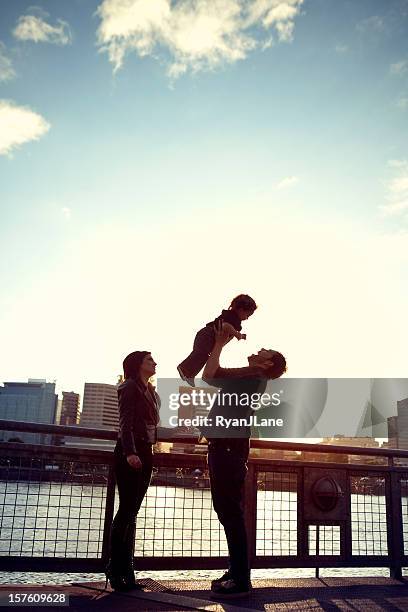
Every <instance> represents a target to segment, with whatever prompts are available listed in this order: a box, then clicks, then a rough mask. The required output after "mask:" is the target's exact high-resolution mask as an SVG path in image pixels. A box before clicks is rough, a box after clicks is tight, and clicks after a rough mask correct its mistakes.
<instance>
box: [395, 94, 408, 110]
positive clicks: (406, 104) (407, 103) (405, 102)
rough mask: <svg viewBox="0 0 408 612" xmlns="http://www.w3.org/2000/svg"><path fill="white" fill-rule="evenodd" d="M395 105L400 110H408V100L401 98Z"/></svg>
mask: <svg viewBox="0 0 408 612" xmlns="http://www.w3.org/2000/svg"><path fill="white" fill-rule="evenodd" d="M395 105H396V106H397V107H398V108H400V109H401V110H407V108H408V98H407V97H404V96H401V97H400V98H398V100H397V101H396V103H395Z"/></svg>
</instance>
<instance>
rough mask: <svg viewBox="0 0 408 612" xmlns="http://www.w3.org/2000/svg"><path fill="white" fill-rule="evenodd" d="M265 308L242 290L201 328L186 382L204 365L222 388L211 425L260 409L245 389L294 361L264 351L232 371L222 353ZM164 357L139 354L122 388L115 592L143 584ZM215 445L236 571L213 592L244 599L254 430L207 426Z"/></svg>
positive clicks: (219, 499)
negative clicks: (138, 571)
mask: <svg viewBox="0 0 408 612" xmlns="http://www.w3.org/2000/svg"><path fill="white" fill-rule="evenodd" d="M256 309H257V305H256V303H255V301H254V300H253V299H252V298H251V297H250V296H249V295H244V294H241V295H238V296H237V297H235V298H234V299H233V300H232V302H231V304H230V306H229V308H228V309H227V310H223V311H222V313H221V314H220V315H219V316H218V317H217V318H216V319H214V320H213V321H211V322H209V323H207V324H206V325H205V326H204V327H203V328H202V329H200V330H199V331H198V332H197V334H196V336H195V339H194V344H193V350H192V352H191V353H190V354H189V355H188V357H186V359H184V360H183V361H182V362H181V363H180V364H179V365H178V367H177V370H178V373H179V375H180V377H181V379H182V380H184V381H186V382H188V383H189V384H190V385H192V386H194V377H195V376H196V375H197V374H198V373H199V372H200V371H201V370H202V368H204V370H203V373H202V379H203V380H204V381H205V382H206V383H208V384H210V385H211V386H214V387H216V388H218V389H219V390H220V391H219V394H218V396H217V397H218V399H217V401H216V402H215V403H214V405H213V406H212V408H211V410H210V412H209V415H208V421H207V422H208V423H210V422H215V420H216V419H215V417H216V416H217V415H223V414H225V411H228V414H229V415H231V414H235V415H236V416H237V417H239V420H240V422H241V420H242V419H243V417H248V416H249V415H250V414H251V412H252V410H251V406H250V405H249V406H248V405H241V403H240V402H239V397H240V395H241V394H244V393H245V394H247V395H251V394H253V393H263V391H264V390H265V388H266V385H267V382H268V380H271V379H275V378H279V377H280V376H282V374H283V373H284V372H285V371H286V360H285V358H284V356H283V355H282V354H281V353H279V352H278V351H275V350H272V349H265V348H262V349H260V350H259V351H258V352H257V353H256V354H252V355H249V356H248V358H247V359H248V365H246V366H243V367H239V368H224V367H222V366H221V365H220V356H221V353H222V350H223V348H224V346H225V345H226V344H227V343H228V342H229V341H230V340H231V339H232V338H234V337H235V338H236V339H237V340H243V339H246V335H245V334H243V333H241V330H242V322H243V321H245V320H246V319H248V318H249V317H250V316H251V315H252V314H253V313H254V312H255V310H256ZM155 371H156V362H155V360H154V359H153V357H152V355H151V353H150V352H149V351H134V352H133V353H130V354H129V355H128V356H127V357H126V358H125V360H124V361H123V374H124V382H123V383H122V384H120V385H119V387H118V403H119V433H118V440H117V443H116V446H115V450H114V472H115V477H116V483H117V487H118V493H119V508H118V511H117V513H116V515H115V517H114V519H113V521H112V526H111V533H110V549H109V561H108V564H107V567H106V571H105V573H106V581H107V582H108V580H109V583H110V585H111V587H112V589H114V590H118V591H129V590H132V589H141V588H143V587H142V586H141V585H139V584H138V583H137V582H136V580H135V574H134V570H133V557H134V546H135V532H136V516H137V513H138V511H139V509H140V506H141V504H142V501H143V499H144V496H145V494H146V492H147V489H148V486H149V484H150V480H151V475H152V466H153V460H152V457H153V454H152V447H153V445H154V444H155V442H156V440H157V425H158V422H159V409H160V397H159V395H158V394H157V393H156V390H155V388H154V387H153V385H152V384H151V382H150V378H151V377H152V376H153V375H154V374H155ZM232 392H233V393H234V397H236V398H237V401H236V404H234V405H231V403H230V402H229V403H227V402H223V401H222V397H223V393H224V394H231V393H232ZM201 434H202V436H203V437H205V439H206V440H207V443H208V456H207V461H208V472H209V477H210V487H211V497H212V502H213V506H214V510H215V512H216V513H217V516H218V519H219V521H220V523H221V524H222V526H223V528H224V531H225V536H226V540H227V545H228V552H229V568H228V569H227V571H226V572H225V573H224V574H223V575H222V576H221V577H220V578H218V579H217V580H213V581H212V583H211V596H212V597H214V598H219V599H227V598H233V597H242V596H245V595H248V594H249V592H250V590H251V588H252V587H251V579H250V567H249V560H248V545H247V534H246V529H245V520H244V511H243V489H244V482H245V476H246V473H247V462H248V456H249V449H250V436H251V430H250V427H249V426H246V425H238V426H237V427H235V428H232V429H231V428H229V429H228V430H224V431H219V430H218V431H215V428H214V427H211V426H203V427H202V429H201Z"/></svg>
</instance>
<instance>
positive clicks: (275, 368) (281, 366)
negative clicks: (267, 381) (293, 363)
mask: <svg viewBox="0 0 408 612" xmlns="http://www.w3.org/2000/svg"><path fill="white" fill-rule="evenodd" d="M271 353H272V356H271V360H272V361H273V365H271V366H270V367H269V368H268V369H265V370H264V375H265V376H266V378H279V377H280V376H282V374H284V373H285V372H286V359H285V358H284V356H283V355H282V353H278V351H274V350H272V349H271Z"/></svg>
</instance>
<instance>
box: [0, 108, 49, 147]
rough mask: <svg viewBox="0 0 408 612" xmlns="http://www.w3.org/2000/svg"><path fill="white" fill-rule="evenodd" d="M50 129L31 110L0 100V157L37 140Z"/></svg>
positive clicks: (44, 121)
mask: <svg viewBox="0 0 408 612" xmlns="http://www.w3.org/2000/svg"><path fill="white" fill-rule="evenodd" d="M50 127H51V126H50V124H49V123H48V122H47V121H46V120H45V119H44V118H43V117H41V115H39V114H38V113H35V112H34V111H32V110H31V109H29V108H27V107H25V106H17V104H15V103H14V102H11V101H8V100H0V155H8V154H10V153H11V152H12V151H13V150H14V149H16V148H17V147H19V146H20V145H22V144H25V143H26V142H30V141H31V140H38V139H39V138H41V136H44V134H46V133H47V132H48V130H49V129H50Z"/></svg>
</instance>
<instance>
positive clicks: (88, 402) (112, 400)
mask: <svg viewBox="0 0 408 612" xmlns="http://www.w3.org/2000/svg"><path fill="white" fill-rule="evenodd" d="M80 425H81V427H101V428H102V429H116V430H117V429H118V427H119V411H118V392H117V387H116V385H107V384H103V383H85V386H84V399H83V402H82V414H81V420H80Z"/></svg>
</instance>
